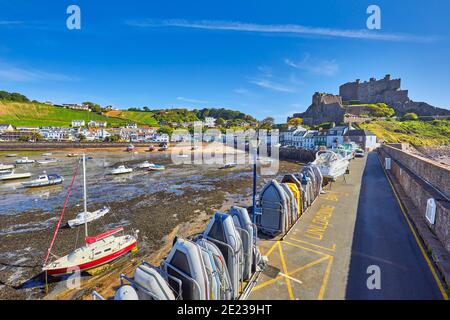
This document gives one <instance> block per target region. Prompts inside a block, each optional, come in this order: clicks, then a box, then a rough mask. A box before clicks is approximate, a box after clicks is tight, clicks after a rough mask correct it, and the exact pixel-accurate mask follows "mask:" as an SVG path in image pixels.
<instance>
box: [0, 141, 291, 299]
mask: <svg viewBox="0 0 450 320" xmlns="http://www.w3.org/2000/svg"><path fill="white" fill-rule="evenodd" d="M216 147H217V146H214V147H213V148H216ZM183 150H185V149H183ZM86 151H89V153H95V154H94V160H93V161H94V162H92V163H89V164H88V196H89V202H88V208H89V209H90V210H95V209H96V208H99V207H101V206H103V205H108V206H110V207H111V213H110V214H108V215H107V216H105V217H103V218H101V219H99V220H97V221H95V222H93V223H90V224H89V230H90V234H94V233H100V232H103V231H105V230H106V229H109V228H112V227H116V226H124V227H125V230H126V231H127V232H132V231H133V230H139V231H140V232H139V241H138V247H139V251H138V252H137V253H136V254H133V255H130V256H127V257H125V258H123V259H121V260H119V261H117V262H115V263H113V264H112V265H111V266H110V268H109V269H108V270H106V271H105V272H103V273H101V274H99V275H96V276H85V277H82V278H81V289H74V290H67V288H66V285H65V282H59V283H51V284H50V286H49V289H50V294H49V295H48V296H47V297H46V298H49V299H90V298H91V292H92V290H94V289H95V290H98V291H99V292H100V293H102V294H103V295H105V296H107V297H110V296H111V295H112V293H113V289H114V287H115V286H117V285H118V284H119V275H120V273H125V274H128V275H130V276H132V273H133V270H134V268H135V267H136V266H137V265H138V264H139V263H140V261H142V260H146V261H148V262H150V263H153V264H159V261H160V260H161V259H163V258H164V256H165V255H166V254H167V253H168V251H169V250H170V248H171V245H172V241H173V237H174V236H175V235H178V236H183V237H186V236H189V235H192V234H195V233H198V232H201V231H202V230H203V229H204V227H205V226H206V224H207V222H208V221H209V219H210V216H211V215H212V214H213V213H214V212H215V211H217V210H227V209H228V208H229V207H230V206H231V205H241V206H249V205H251V192H252V167H251V165H249V164H247V165H238V166H237V167H235V168H231V169H219V167H220V165H218V164H215V165H194V164H172V162H171V159H170V155H169V154H168V153H167V152H166V153H159V152H154V153H151V154H150V153H148V152H146V153H140V154H138V155H130V154H126V153H124V152H123V151H118V150H114V151H110V152H111V153H110V154H108V151H107V152H105V150H101V152H96V151H95V150H86ZM228 151H229V150H228ZM228 151H227V152H228ZM43 152H45V151H40V152H39V154H40V153H43ZM69 152H71V151H67V150H64V153H69ZM73 152H76V153H81V152H83V151H80V150H74V151H73ZM196 152H199V151H196ZM15 153H18V152H15ZM53 154H54V155H56V154H57V153H56V152H54V153H53ZM5 159H8V158H3V157H2V158H0V161H2V162H4V161H5ZM68 159H71V158H67V159H64V160H65V162H63V163H64V164H65V167H66V168H65V169H64V170H66V171H67V173H69V172H71V170H72V167H73V166H72V165H70V164H73V161H75V160H73V159H71V160H70V161H69V160H68ZM143 159H146V160H149V161H154V162H155V163H162V164H164V165H166V167H167V170H166V171H164V172H145V171H137V172H134V173H132V174H131V175H129V176H124V177H117V178H116V177H110V176H108V175H107V174H105V173H106V172H108V170H110V168H111V167H113V166H115V165H117V164H118V163H124V164H126V165H129V166H134V165H136V164H137V163H139V162H142V161H143ZM102 162H107V165H106V166H104V165H102ZM57 168H59V167H57ZM298 168H299V166H298V165H295V164H292V163H288V162H280V170H279V172H278V173H277V174H276V175H274V176H264V177H260V179H259V181H258V182H259V185H260V186H259V188H260V187H261V186H262V185H263V184H264V183H265V182H267V181H268V180H269V179H271V178H275V177H276V176H280V175H283V174H284V173H290V172H293V171H297V170H298ZM62 169H63V168H61V170H62ZM67 180H70V177H69V176H67V177H66V181H65V185H64V186H63V187H61V189H56V190H52V191H49V190H43V191H42V192H44V193H45V195H44V197H40V196H37V197H36V196H31V197H29V198H27V197H26V196H23V195H21V194H20V195H17V194H18V193H22V192H24V191H23V190H10V191H8V190H7V191H3V194H1V193H2V191H1V189H0V194H1V195H0V196H1V197H7V198H8V192H10V197H12V196H13V195H15V196H16V197H17V199H14V200H13V201H15V204H16V206H15V207H14V205H12V204H10V203H8V202H7V201H6V202H5V203H4V204H5V206H3V208H7V209H2V210H1V212H0V219H1V227H0V229H1V230H0V237H1V240H2V241H1V244H0V298H1V299H40V298H44V297H45V294H44V286H43V283H42V281H41V280H42V279H38V280H39V281H36V279H34V280H30V279H33V277H34V276H35V275H37V274H39V273H40V269H41V265H42V261H43V257H44V255H45V251H46V250H47V248H48V244H49V242H50V239H51V237H52V235H53V231H54V227H55V225H56V221H57V219H58V216H59V212H60V209H61V206H62V203H63V201H64V196H65V193H66V192H67V183H68V181H67ZM72 198H76V199H74V200H73V201H72V202H69V206H68V208H67V210H66V213H65V218H64V220H63V224H64V223H66V222H67V220H69V219H71V218H73V217H74V216H75V215H76V213H77V212H79V211H80V207H79V206H77V205H79V204H80V203H81V186H79V185H78V186H77V188H76V190H75V189H74V192H73V195H72V197H71V199H72ZM35 199H38V200H37V201H35ZM3 201H4V200H3ZM23 202H25V203H26V204H27V205H25V204H24V203H23ZM34 202H36V204H34ZM15 208H16V209H15ZM21 208H27V209H24V210H21ZM83 236H84V230H83V228H82V227H81V228H77V229H61V230H60V233H59V234H58V237H57V240H56V244H55V247H54V249H53V252H54V253H55V254H59V255H64V254H67V253H68V252H69V251H71V250H73V249H74V248H75V247H76V245H75V244H76V243H78V246H79V245H80V244H81V243H82V238H83Z"/></svg>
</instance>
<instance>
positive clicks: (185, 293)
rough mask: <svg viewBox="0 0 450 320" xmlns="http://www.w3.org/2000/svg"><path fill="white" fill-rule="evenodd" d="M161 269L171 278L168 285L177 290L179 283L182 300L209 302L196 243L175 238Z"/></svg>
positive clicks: (200, 256)
mask: <svg viewBox="0 0 450 320" xmlns="http://www.w3.org/2000/svg"><path fill="white" fill-rule="evenodd" d="M161 268H162V269H163V270H164V271H165V272H166V273H167V274H169V275H170V276H172V278H169V285H170V286H171V287H173V288H177V287H178V286H179V285H180V282H179V281H176V280H175V279H178V280H180V281H181V292H182V299H183V300H209V297H210V296H209V285H210V284H209V280H208V275H207V272H206V266H205V263H204V261H203V256H202V251H201V249H200V246H199V245H197V244H196V243H194V242H192V241H190V240H186V239H181V238H176V239H175V243H174V245H173V247H172V250H171V251H170V253H169V255H168V256H167V258H166V259H165V260H163V261H162V262H161Z"/></svg>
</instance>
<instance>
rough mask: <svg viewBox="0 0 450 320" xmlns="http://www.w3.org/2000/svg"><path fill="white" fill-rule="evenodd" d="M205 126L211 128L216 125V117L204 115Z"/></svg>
mask: <svg viewBox="0 0 450 320" xmlns="http://www.w3.org/2000/svg"><path fill="white" fill-rule="evenodd" d="M205 126H206V127H208V128H213V127H215V126H216V118H213V117H205Z"/></svg>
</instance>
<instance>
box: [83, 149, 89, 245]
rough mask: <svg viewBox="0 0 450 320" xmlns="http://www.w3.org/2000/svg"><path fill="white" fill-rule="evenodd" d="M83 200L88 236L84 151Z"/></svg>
mask: <svg viewBox="0 0 450 320" xmlns="http://www.w3.org/2000/svg"><path fill="white" fill-rule="evenodd" d="M83 202H84V232H85V234H86V237H87V236H88V227H87V195H86V155H85V154H84V153H83Z"/></svg>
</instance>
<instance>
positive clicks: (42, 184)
mask: <svg viewBox="0 0 450 320" xmlns="http://www.w3.org/2000/svg"><path fill="white" fill-rule="evenodd" d="M62 182H63V179H56V180H51V181H45V182H31V181H30V182H24V183H22V185H23V186H24V187H25V188H39V187H48V186H54V185H57V184H61V183H62Z"/></svg>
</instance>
